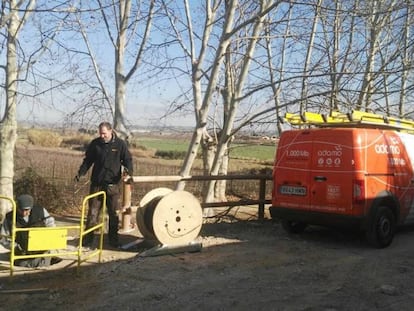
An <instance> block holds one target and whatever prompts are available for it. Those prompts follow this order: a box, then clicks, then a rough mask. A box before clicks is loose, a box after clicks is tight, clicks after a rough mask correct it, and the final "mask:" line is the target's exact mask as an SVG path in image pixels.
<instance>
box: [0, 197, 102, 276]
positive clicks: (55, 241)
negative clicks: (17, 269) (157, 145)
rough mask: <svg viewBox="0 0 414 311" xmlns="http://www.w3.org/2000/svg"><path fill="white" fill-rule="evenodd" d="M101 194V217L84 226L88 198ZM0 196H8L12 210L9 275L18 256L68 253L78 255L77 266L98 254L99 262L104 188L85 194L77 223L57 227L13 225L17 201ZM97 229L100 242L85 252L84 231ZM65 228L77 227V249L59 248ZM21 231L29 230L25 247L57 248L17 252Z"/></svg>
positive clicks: (64, 245)
mask: <svg viewBox="0 0 414 311" xmlns="http://www.w3.org/2000/svg"><path fill="white" fill-rule="evenodd" d="M98 196H102V201H103V202H102V203H103V204H102V205H103V207H102V211H101V215H102V221H101V222H100V223H98V224H97V225H96V226H94V227H91V228H88V229H85V221H84V220H85V214H86V207H87V206H88V201H89V200H90V199H92V198H94V197H98ZM0 199H3V200H7V201H9V202H10V203H11V205H12V212H13V223H12V230H11V235H10V236H7V238H10V240H11V243H10V276H13V272H14V261H15V260H18V259H29V258H39V257H56V256H59V257H61V256H69V255H75V256H77V267H78V269H79V267H80V264H81V263H82V262H85V261H86V260H88V259H90V258H92V257H94V256H96V255H98V256H99V257H98V260H99V262H101V260H102V247H103V235H104V229H105V213H106V210H105V208H106V193H105V191H99V192H96V193H93V194H90V195H88V196H86V197H85V198H84V199H83V202H82V212H81V218H80V223H79V225H73V226H58V227H32V228H20V227H16V203H15V201H14V200H13V199H12V198H9V197H7V196H2V195H0ZM97 229H99V230H100V239H99V246H98V248H97V249H96V250H94V251H92V252H90V253H88V254H87V255H85V254H84V250H83V249H82V241H83V238H84V236H85V235H86V234H88V233H90V232H92V231H95V230H97ZM68 230H78V232H79V243H78V245H77V248H76V251H67V250H65V251H58V250H64V249H66V248H67V232H68ZM20 231H26V232H28V246H27V250H28V251H49V250H54V251H56V252H53V253H43V252H42V253H38V254H30V255H16V254H15V246H16V242H15V239H16V233H17V232H20Z"/></svg>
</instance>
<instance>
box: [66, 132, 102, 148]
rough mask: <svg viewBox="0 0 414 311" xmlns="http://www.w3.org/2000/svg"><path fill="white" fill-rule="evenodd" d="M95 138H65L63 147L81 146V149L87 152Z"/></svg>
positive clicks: (87, 136)
mask: <svg viewBox="0 0 414 311" xmlns="http://www.w3.org/2000/svg"><path fill="white" fill-rule="evenodd" d="M93 138H94V137H93V136H91V135H88V134H75V135H71V136H69V137H64V138H63V141H62V145H64V146H69V147H73V146H80V149H82V150H85V149H86V148H87V147H88V145H89V143H90V142H91V140H92V139H93Z"/></svg>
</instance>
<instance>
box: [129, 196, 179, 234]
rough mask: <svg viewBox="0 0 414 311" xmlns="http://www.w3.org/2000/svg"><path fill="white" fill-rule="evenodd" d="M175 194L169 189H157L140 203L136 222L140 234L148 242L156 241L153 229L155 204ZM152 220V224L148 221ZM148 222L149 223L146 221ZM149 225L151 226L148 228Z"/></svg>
mask: <svg viewBox="0 0 414 311" xmlns="http://www.w3.org/2000/svg"><path fill="white" fill-rule="evenodd" d="M171 192H173V191H172V190H171V189H169V188H156V189H153V190H151V191H150V192H148V193H147V194H146V195H144V197H143V198H142V199H141V201H140V202H139V206H138V209H137V214H136V221H137V226H138V230H139V232H141V234H142V235H143V236H144V238H146V239H147V240H156V239H157V238H156V237H155V235H154V232H153V229H152V223H151V222H152V214H153V209H154V208H155V206H154V204H155V203H158V202H159V201H160V200H161V199H162V198H163V197H164V196H165V195H167V194H169V193H171ZM149 219H151V222H149V221H148V220H149ZM146 220H147V221H146ZM147 225H149V226H147Z"/></svg>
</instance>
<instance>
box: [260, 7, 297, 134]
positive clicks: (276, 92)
mask: <svg viewBox="0 0 414 311" xmlns="http://www.w3.org/2000/svg"><path fill="white" fill-rule="evenodd" d="M292 8H293V3H292V2H290V5H289V13H288V15H287V25H286V28H285V33H284V36H283V41H282V47H281V51H282V55H281V59H280V68H279V70H278V71H279V77H278V78H276V77H275V72H276V70H275V69H274V67H273V61H272V59H273V53H272V45H271V42H272V40H271V38H270V36H271V31H270V29H269V25H267V27H266V28H265V32H266V40H265V42H266V53H267V64H268V68H269V77H270V84H271V88H272V92H273V101H274V103H275V117H276V118H275V119H276V127H277V132H278V134H279V135H280V134H281V133H282V131H283V129H282V126H281V124H280V121H279V116H280V115H281V113H280V93H281V91H282V84H281V83H277V82H276V81H282V80H283V77H284V72H285V68H284V67H285V57H286V44H287V41H288V36H289V32H290V20H291V16H292Z"/></svg>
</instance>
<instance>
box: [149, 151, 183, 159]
mask: <svg viewBox="0 0 414 311" xmlns="http://www.w3.org/2000/svg"><path fill="white" fill-rule="evenodd" d="M185 155H186V152H185V151H161V150H157V151H156V152H155V156H156V157H158V158H163V159H170V160H177V159H184V157H185Z"/></svg>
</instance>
